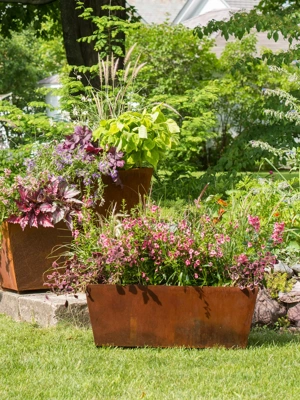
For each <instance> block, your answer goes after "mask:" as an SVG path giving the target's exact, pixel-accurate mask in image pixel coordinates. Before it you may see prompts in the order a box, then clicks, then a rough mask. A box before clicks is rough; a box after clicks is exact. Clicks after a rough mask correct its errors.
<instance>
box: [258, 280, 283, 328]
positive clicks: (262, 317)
mask: <svg viewBox="0 0 300 400" xmlns="http://www.w3.org/2000/svg"><path fill="white" fill-rule="evenodd" d="M285 315H286V307H285V306H284V305H283V304H280V303H278V302H277V301H276V300H274V299H272V298H271V297H270V296H269V294H268V292H267V290H266V289H264V288H263V289H261V290H260V291H259V292H258V295H257V300H256V304H255V309H254V314H253V319H252V324H253V325H273V324H274V323H275V322H276V321H277V320H278V318H280V317H284V316H285Z"/></svg>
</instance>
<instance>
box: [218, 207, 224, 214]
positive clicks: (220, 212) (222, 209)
mask: <svg viewBox="0 0 300 400" xmlns="http://www.w3.org/2000/svg"><path fill="white" fill-rule="evenodd" d="M225 212H226V210H224V208H220V210H219V211H218V214H219V215H223V214H224V213H225Z"/></svg>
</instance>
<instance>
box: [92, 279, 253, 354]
mask: <svg viewBox="0 0 300 400" xmlns="http://www.w3.org/2000/svg"><path fill="white" fill-rule="evenodd" d="M256 296H257V290H254V291H250V290H244V291H242V290H240V289H239V288H229V287H203V288H200V287H195V286H183V287H182V286H181V287H180V286H141V285H128V286H119V285H89V286H88V289H87V301H88V307H89V312H90V318H91V324H92V328H93V334H94V339H95V344H96V345H97V346H102V345H111V346H122V347H140V346H151V347H175V346H185V347H195V348H204V347H214V346H224V347H226V348H231V347H242V348H244V347H246V346H247V341H248V335H249V332H250V327H251V320H252V315H253V311H254V306H255V300H256Z"/></svg>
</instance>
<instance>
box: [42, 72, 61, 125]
mask: <svg viewBox="0 0 300 400" xmlns="http://www.w3.org/2000/svg"><path fill="white" fill-rule="evenodd" d="M38 86H40V87H44V88H47V89H48V91H47V94H46V97H45V102H46V103H47V104H49V105H50V106H51V109H50V108H47V110H46V112H47V115H48V117H49V118H52V119H53V120H56V121H57V120H60V119H62V114H61V111H60V110H59V100H60V96H58V94H57V93H56V89H59V88H61V87H62V85H61V83H60V81H59V75H58V74H57V75H53V76H50V77H49V78H45V79H42V80H41V81H39V82H38Z"/></svg>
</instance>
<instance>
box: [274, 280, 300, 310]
mask: <svg viewBox="0 0 300 400" xmlns="http://www.w3.org/2000/svg"><path fill="white" fill-rule="evenodd" d="M278 298H279V300H280V301H281V302H283V303H288V304H290V303H297V302H298V301H299V302H300V282H299V281H297V282H296V283H295V284H294V286H293V288H292V290H291V291H290V292H287V293H283V292H280V293H279V296H278Z"/></svg>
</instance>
